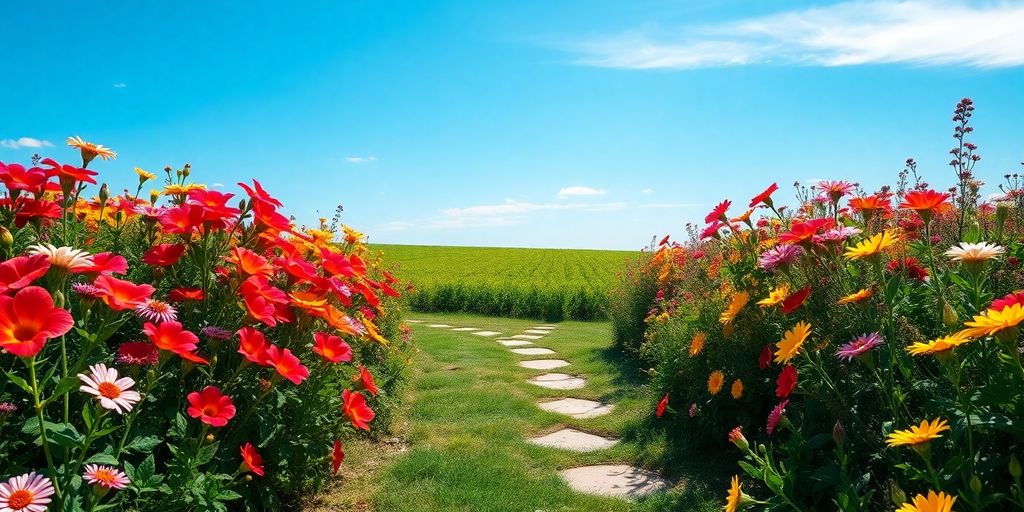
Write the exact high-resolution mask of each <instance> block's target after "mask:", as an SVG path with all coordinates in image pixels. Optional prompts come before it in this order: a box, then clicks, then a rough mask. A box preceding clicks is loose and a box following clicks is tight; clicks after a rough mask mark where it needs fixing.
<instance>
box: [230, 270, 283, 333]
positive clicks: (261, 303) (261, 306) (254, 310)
mask: <svg viewBox="0 0 1024 512" xmlns="http://www.w3.org/2000/svg"><path fill="white" fill-rule="evenodd" d="M241 292H242V300H243V302H245V308H246V310H247V311H248V312H249V316H251V317H253V318H254V319H256V320H258V321H260V322H263V323H265V324H267V325H268V326H270V327H274V326H275V325H277V324H278V322H285V323H286V322H289V321H291V318H290V317H289V316H288V314H289V312H290V311H289V310H288V308H287V307H284V308H283V309H282V308H279V307H278V305H280V306H287V304H288V295H287V294H285V293H284V292H283V291H281V290H280V289H278V288H276V287H274V286H273V285H271V284H270V281H269V280H268V279H267V278H266V277H264V276H252V277H250V278H249V279H246V280H245V282H243V283H242V286H241Z"/></svg>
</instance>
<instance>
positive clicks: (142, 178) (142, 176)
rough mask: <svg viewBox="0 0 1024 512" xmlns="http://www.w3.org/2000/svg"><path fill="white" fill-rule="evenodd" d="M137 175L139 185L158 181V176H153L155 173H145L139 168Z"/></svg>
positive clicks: (136, 169)
mask: <svg viewBox="0 0 1024 512" xmlns="http://www.w3.org/2000/svg"><path fill="white" fill-rule="evenodd" d="M135 174H138V175H139V183H145V182H147V181H149V180H155V179H156V174H153V173H151V172H148V171H144V170H142V169H140V168H138V167H136V168H135Z"/></svg>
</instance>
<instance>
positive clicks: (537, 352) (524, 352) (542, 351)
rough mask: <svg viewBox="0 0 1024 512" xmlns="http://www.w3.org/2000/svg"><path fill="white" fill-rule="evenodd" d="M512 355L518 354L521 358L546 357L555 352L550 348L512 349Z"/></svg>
mask: <svg viewBox="0 0 1024 512" xmlns="http://www.w3.org/2000/svg"><path fill="white" fill-rule="evenodd" d="M512 353H514V354H519V355H521V356H546V355H548V354H554V353H555V351H554V350H551V349H550V348H540V347H530V348H514V349H512Z"/></svg>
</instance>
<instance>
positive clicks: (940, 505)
mask: <svg viewBox="0 0 1024 512" xmlns="http://www.w3.org/2000/svg"><path fill="white" fill-rule="evenodd" d="M954 503H956V496H953V495H951V494H946V493H944V492H940V493H938V494H935V491H928V496H927V497H925V495H923V494H918V495H917V496H914V499H913V500H912V501H911V502H910V503H904V504H903V505H901V506H900V508H898V509H896V512H953V504H954Z"/></svg>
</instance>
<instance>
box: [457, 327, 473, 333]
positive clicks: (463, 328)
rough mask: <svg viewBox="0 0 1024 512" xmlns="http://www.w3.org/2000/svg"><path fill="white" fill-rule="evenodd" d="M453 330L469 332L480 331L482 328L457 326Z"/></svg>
mask: <svg viewBox="0 0 1024 512" xmlns="http://www.w3.org/2000/svg"><path fill="white" fill-rule="evenodd" d="M452 330H453V331H458V332H469V331H479V330H480V329H477V328H476V327H456V328H454V329H452Z"/></svg>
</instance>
